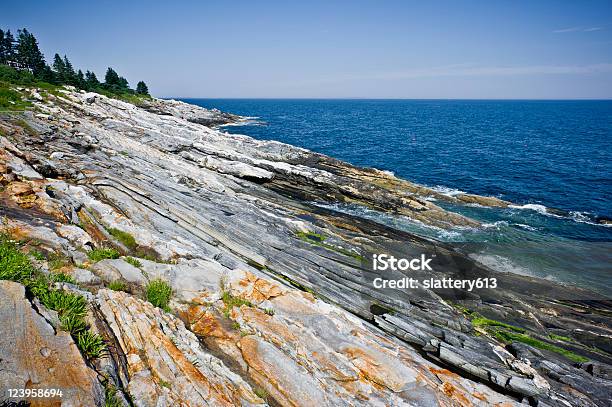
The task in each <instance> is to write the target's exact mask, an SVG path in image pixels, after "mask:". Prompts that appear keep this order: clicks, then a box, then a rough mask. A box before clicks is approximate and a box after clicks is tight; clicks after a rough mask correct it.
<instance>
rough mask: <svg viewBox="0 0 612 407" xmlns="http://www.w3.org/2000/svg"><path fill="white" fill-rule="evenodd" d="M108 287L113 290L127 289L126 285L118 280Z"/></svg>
mask: <svg viewBox="0 0 612 407" xmlns="http://www.w3.org/2000/svg"><path fill="white" fill-rule="evenodd" d="M108 288H109V289H111V290H113V291H126V292H127V291H128V290H129V288H128V285H127V284H126V283H124V282H123V281H120V280H115V281H113V282H111V283H110V284H109V285H108Z"/></svg>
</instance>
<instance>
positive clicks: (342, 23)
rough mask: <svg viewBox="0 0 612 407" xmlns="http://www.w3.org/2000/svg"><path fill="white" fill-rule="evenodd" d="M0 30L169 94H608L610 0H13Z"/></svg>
mask: <svg viewBox="0 0 612 407" xmlns="http://www.w3.org/2000/svg"><path fill="white" fill-rule="evenodd" d="M90 3H91V4H90ZM94 3H95V4H94ZM0 27H2V28H5V29H6V28H11V29H12V30H16V29H17V28H19V27H27V28H28V29H29V30H30V31H32V32H33V33H34V34H35V35H36V36H37V37H38V39H39V42H40V44H41V47H42V49H43V51H44V53H45V55H46V57H47V59H48V60H50V59H51V58H52V56H53V54H54V53H55V52H60V53H62V54H63V53H66V54H68V56H69V58H70V59H71V60H72V62H73V64H74V65H75V66H77V67H80V68H84V69H91V70H94V71H95V72H96V73H97V74H98V75H99V76H103V73H104V71H105V68H106V66H108V65H111V66H113V67H114V68H115V69H116V70H117V71H118V72H119V73H120V74H121V75H123V76H125V77H126V78H127V79H128V80H129V81H130V83H131V84H132V85H134V84H135V83H136V82H137V81H138V80H141V79H142V80H145V81H146V82H147V84H148V85H149V88H150V90H151V91H152V93H153V94H154V95H156V96H162V97H166V96H176V97H180V96H183V97H245V98H250V97H296V98H301V97H306V98H310V97H314V98H319V97H320V98H343V97H348V98H502V99H506V98H510V99H512V98H529V99H532V98H535V99H538V98H544V99H559V98H561V99H564V98H606V99H609V98H612V2H611V1H610V0H608V1H431V2H427V1H314V0H313V1H300V2H298V1H268V2H265V1H233V2H229V1H214V2H208V1H193V2H190V1H174V2H170V1H164V2H155V1H121V2H117V1H98V2H84V1H74V2H72V1H64V2H62V1H54V2H50V1H19V2H18V1H12V2H6V3H5V4H3V5H2V12H1V13H0Z"/></svg>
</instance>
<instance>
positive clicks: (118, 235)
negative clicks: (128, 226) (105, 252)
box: [107, 228, 138, 251]
mask: <svg viewBox="0 0 612 407" xmlns="http://www.w3.org/2000/svg"><path fill="white" fill-rule="evenodd" d="M107 231H108V233H110V234H111V236H113V237H114V238H115V239H117V240H118V241H120V242H121V243H123V245H124V246H125V247H127V248H128V249H129V250H130V251H132V250H134V249H136V246H138V244H137V243H136V239H134V236H132V235H131V234H129V233H128V232H124V231H123V230H119V229H117V228H108V229H107Z"/></svg>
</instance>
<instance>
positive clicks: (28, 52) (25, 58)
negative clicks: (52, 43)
mask: <svg viewBox="0 0 612 407" xmlns="http://www.w3.org/2000/svg"><path fill="white" fill-rule="evenodd" d="M17 56H18V58H17V59H18V62H19V64H20V65H21V66H23V67H24V68H27V69H30V70H31V71H32V73H33V74H34V75H36V76H38V75H40V74H41V73H42V71H43V70H44V69H45V65H46V63H45V57H44V56H43V54H42V52H40V49H39V48H38V41H37V40H36V37H34V35H32V34H31V33H30V32H29V31H28V30H26V29H25V28H24V29H22V30H19V31H18V35H17Z"/></svg>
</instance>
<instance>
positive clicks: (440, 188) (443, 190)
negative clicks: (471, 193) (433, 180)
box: [431, 185, 465, 196]
mask: <svg viewBox="0 0 612 407" xmlns="http://www.w3.org/2000/svg"><path fill="white" fill-rule="evenodd" d="M431 189H432V190H434V191H436V192H439V193H441V194H442V195H446V196H455V195H459V194H465V191H461V190H460V189H454V188H449V187H446V186H444V185H436V186H435V187H431Z"/></svg>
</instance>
